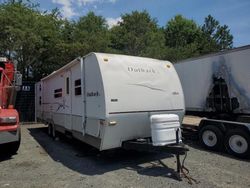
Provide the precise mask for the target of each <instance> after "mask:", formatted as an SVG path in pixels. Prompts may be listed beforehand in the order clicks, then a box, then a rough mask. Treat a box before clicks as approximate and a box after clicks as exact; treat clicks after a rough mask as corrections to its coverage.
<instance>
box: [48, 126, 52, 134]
mask: <svg viewBox="0 0 250 188" xmlns="http://www.w3.org/2000/svg"><path fill="white" fill-rule="evenodd" d="M47 131H48V135H49V136H51V135H52V125H51V124H48V130H47Z"/></svg>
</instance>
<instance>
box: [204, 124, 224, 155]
mask: <svg viewBox="0 0 250 188" xmlns="http://www.w3.org/2000/svg"><path fill="white" fill-rule="evenodd" d="M223 139H224V137H223V133H222V131H221V130H220V129H219V128H218V127H216V126H214V125H207V126H205V127H203V128H202V129H201V130H200V131H199V141H200V143H201V145H202V146H203V147H205V148H206V149H209V150H214V151H220V150H221V148H222V145H223Z"/></svg>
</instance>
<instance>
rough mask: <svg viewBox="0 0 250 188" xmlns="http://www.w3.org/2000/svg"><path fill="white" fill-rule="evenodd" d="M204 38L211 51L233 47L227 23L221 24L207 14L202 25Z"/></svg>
mask: <svg viewBox="0 0 250 188" xmlns="http://www.w3.org/2000/svg"><path fill="white" fill-rule="evenodd" d="M202 31H203V32H204V39H206V40H207V41H206V42H207V47H208V49H211V50H213V49H214V50H213V51H218V50H224V49H230V48H232V47H233V35H232V34H230V29H229V28H228V26H227V25H223V26H221V25H220V23H219V21H218V20H215V19H214V18H213V17H212V16H211V15H208V16H207V17H206V18H205V20H204V24H203V26H202Z"/></svg>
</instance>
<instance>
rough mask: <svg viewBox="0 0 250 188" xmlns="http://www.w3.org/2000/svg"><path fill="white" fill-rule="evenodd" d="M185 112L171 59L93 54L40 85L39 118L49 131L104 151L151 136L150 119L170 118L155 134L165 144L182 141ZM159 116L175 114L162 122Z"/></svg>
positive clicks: (38, 86) (58, 71) (74, 62)
mask: <svg viewBox="0 0 250 188" xmlns="http://www.w3.org/2000/svg"><path fill="white" fill-rule="evenodd" d="M184 113H185V107H184V96H183V92H182V87H181V83H180V80H179V78H178V75H177V73H176V71H175V68H174V66H173V65H172V64H171V63H170V62H168V61H160V60H155V59H149V58H141V57H132V56H125V55H113V54H103V53H90V54H89V55H87V56H85V57H79V58H77V59H75V60H73V61H72V62H70V63H69V64H67V65H65V66H64V67H62V68H61V69H59V70H57V71H55V72H53V73H52V74H50V75H49V76H47V77H45V78H43V79H42V80H41V81H40V82H38V83H37V84H36V118H37V119H38V120H40V121H43V122H45V123H47V124H48V125H49V126H48V130H49V134H50V135H52V136H55V133H56V132H57V131H58V132H61V133H63V134H69V135H71V136H73V137H75V138H76V139H79V140H81V141H83V142H86V143H88V144H90V145H92V146H94V147H96V148H97V149H99V150H107V149H112V148H119V147H121V146H122V144H123V143H124V142H125V141H128V140H133V139H138V138H149V137H151V128H150V125H151V123H150V120H151V121H155V122H153V123H158V124H159V123H161V122H162V121H163V119H164V118H165V117H166V118H168V120H167V123H166V124H164V126H165V128H164V129H159V130H156V132H157V131H159V132H160V134H161V136H163V137H165V138H164V139H165V142H164V143H168V144H176V143H177V142H178V143H179V142H180V141H181V136H180V131H178V130H179V127H178V124H180V122H181V121H182V119H183V116H184ZM156 114H157V115H158V114H172V115H169V116H165V117H164V118H163V119H162V117H160V118H159V119H158V120H157V118H158V116H154V117H153V116H152V115H156ZM162 131H163V132H164V133H163V132H162ZM159 132H157V134H158V133H159ZM177 133H178V134H177ZM157 134H156V135H157ZM178 143H177V144H178ZM159 145H161V143H159Z"/></svg>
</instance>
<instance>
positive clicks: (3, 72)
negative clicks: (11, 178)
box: [0, 57, 22, 155]
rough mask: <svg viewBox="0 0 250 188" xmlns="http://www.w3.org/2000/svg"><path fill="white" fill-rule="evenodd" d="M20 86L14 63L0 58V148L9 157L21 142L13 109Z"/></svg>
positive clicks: (16, 113)
mask: <svg viewBox="0 0 250 188" xmlns="http://www.w3.org/2000/svg"><path fill="white" fill-rule="evenodd" d="M21 85H22V75H21V74H20V73H18V72H17V71H16V68H15V65H14V63H13V62H12V61H10V60H8V59H7V58H4V57H0V148H1V150H2V151H4V152H5V153H7V154H11V155H13V154H15V153H16V152H17V150H18V148H19V146H20V141H21V132H20V125H19V115H18V112H17V110H16V109H15V108H14V104H15V98H16V92H17V91H18V90H19V88H20V86H21ZM0 154H3V153H2V152H0Z"/></svg>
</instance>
